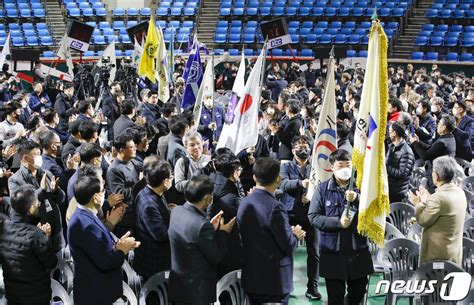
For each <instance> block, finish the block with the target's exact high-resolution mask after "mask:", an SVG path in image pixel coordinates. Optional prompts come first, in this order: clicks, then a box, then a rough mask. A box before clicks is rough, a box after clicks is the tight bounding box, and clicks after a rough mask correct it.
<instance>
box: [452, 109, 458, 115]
mask: <svg viewBox="0 0 474 305" xmlns="http://www.w3.org/2000/svg"><path fill="white" fill-rule="evenodd" d="M457 114H458V110H457V109H456V108H453V115H454V116H456V115H457Z"/></svg>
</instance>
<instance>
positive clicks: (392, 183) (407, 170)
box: [385, 141, 415, 197]
mask: <svg viewBox="0 0 474 305" xmlns="http://www.w3.org/2000/svg"><path fill="white" fill-rule="evenodd" d="M385 162H386V165H387V175H388V185H389V194H390V196H391V197H392V196H396V197H405V196H406V194H407V192H408V188H409V183H410V176H411V172H412V171H413V167H414V165H415V155H414V154H413V151H412V150H411V148H410V146H409V145H408V143H407V142H405V141H403V142H401V143H399V144H398V145H395V144H390V146H389V148H388V152H387V158H386V161H385Z"/></svg>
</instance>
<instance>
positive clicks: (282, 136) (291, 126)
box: [277, 114, 303, 160]
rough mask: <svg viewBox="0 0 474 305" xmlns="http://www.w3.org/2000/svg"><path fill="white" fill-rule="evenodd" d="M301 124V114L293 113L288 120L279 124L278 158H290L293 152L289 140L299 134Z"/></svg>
mask: <svg viewBox="0 0 474 305" xmlns="http://www.w3.org/2000/svg"><path fill="white" fill-rule="evenodd" d="M301 125H303V121H302V120H301V115H299V114H298V115H295V116H294V117H292V118H291V119H289V120H288V122H287V123H286V124H285V125H283V126H281V127H280V129H279V130H278V132H277V136H278V139H279V140H280V142H281V143H280V148H279V149H278V158H279V159H280V160H292V159H293V153H292V152H291V141H292V140H293V138H294V137H296V136H297V135H299V134H300V127H301Z"/></svg>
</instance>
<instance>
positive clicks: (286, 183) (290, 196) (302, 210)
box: [280, 160, 311, 229]
mask: <svg viewBox="0 0 474 305" xmlns="http://www.w3.org/2000/svg"><path fill="white" fill-rule="evenodd" d="M310 172H311V164H310V163H309V162H308V163H307V164H306V167H305V170H304V172H303V173H301V172H300V170H299V168H298V165H297V164H296V161H295V160H292V161H291V162H288V163H284V164H281V166H280V176H281V184H280V189H281V190H282V191H283V196H282V202H283V204H284V205H285V207H286V209H287V210H288V215H289V217H290V219H291V221H292V223H293V221H294V222H295V223H298V224H299V225H301V226H302V227H303V228H305V229H306V228H310V227H311V225H310V223H309V220H308V208H309V204H305V205H303V203H302V199H303V196H304V195H305V193H306V189H305V188H303V186H302V182H303V180H305V179H309V176H310Z"/></svg>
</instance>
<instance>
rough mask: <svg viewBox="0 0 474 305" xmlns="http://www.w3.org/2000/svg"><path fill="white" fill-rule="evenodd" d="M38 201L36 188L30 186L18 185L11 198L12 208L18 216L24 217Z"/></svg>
mask: <svg viewBox="0 0 474 305" xmlns="http://www.w3.org/2000/svg"><path fill="white" fill-rule="evenodd" d="M36 200H38V197H37V196H36V188H35V187H34V186H33V185H31V184H25V185H20V187H19V188H18V189H17V190H16V191H15V192H14V193H13V196H12V198H11V205H12V208H13V209H14V210H15V211H16V212H17V213H18V214H20V215H22V216H26V215H27V214H28V211H29V210H30V208H31V206H32V205H33V204H34V203H35V202H36Z"/></svg>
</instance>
